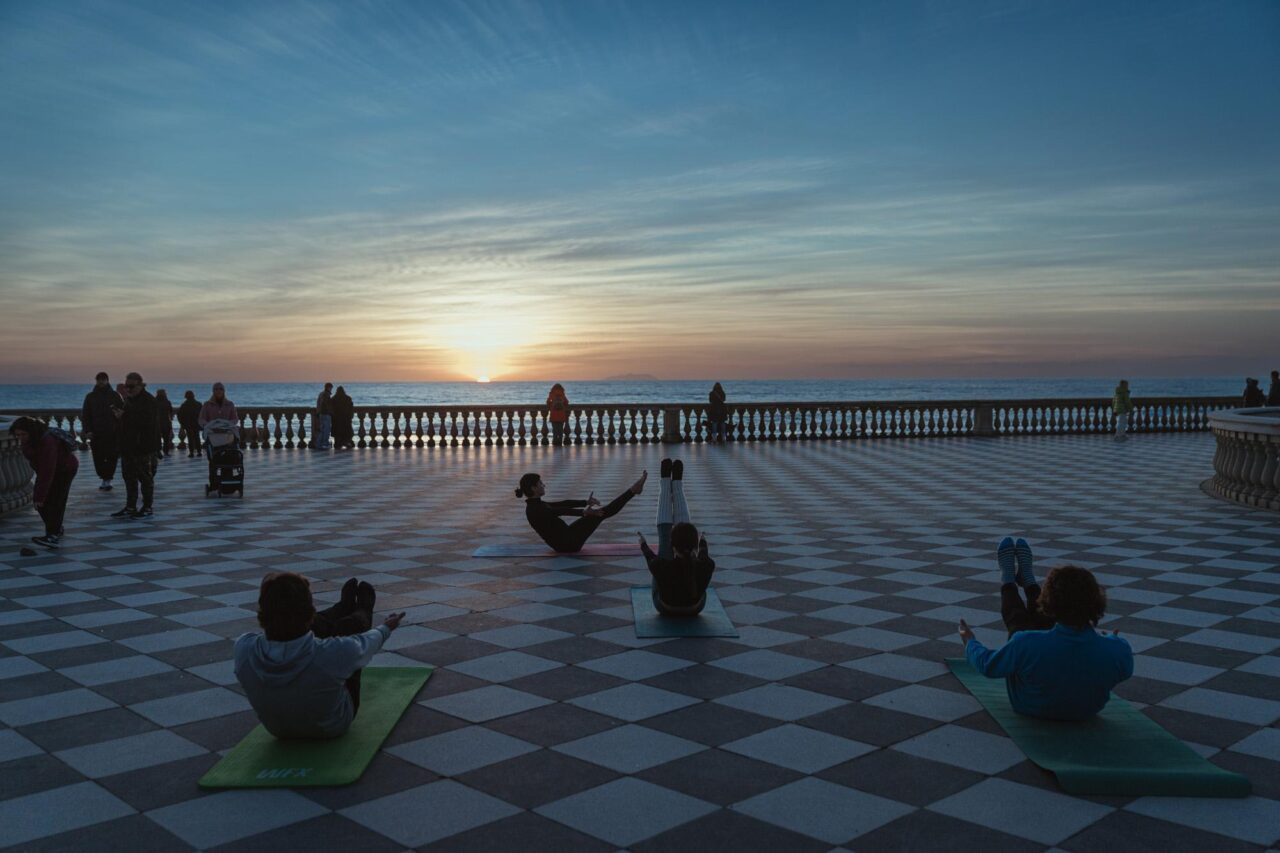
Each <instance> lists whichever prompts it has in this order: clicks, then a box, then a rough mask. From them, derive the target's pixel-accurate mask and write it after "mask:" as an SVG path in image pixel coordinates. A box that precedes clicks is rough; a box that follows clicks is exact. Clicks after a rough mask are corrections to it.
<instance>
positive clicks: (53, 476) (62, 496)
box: [9, 418, 80, 549]
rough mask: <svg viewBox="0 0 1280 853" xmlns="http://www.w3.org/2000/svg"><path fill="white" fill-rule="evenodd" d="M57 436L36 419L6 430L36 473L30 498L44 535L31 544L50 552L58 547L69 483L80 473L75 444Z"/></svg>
mask: <svg viewBox="0 0 1280 853" xmlns="http://www.w3.org/2000/svg"><path fill="white" fill-rule="evenodd" d="M60 432H61V431H60V430H55V431H51V430H50V429H49V427H48V426H47V425H46V424H45V423H44V421H39V420H36V419H35V418H18V419H17V420H15V421H14V422H13V423H12V424H11V425H10V426H9V434H10V435H12V436H13V437H14V438H15V439H17V440H18V444H19V445H21V447H22V455H23V456H25V457H27V461H28V462H30V463H31V467H32V468H34V469H35V471H36V484H35V491H34V494H33V495H32V497H33V499H34V500H35V505H36V511H37V512H39V513H40V517H41V518H42V519H44V535H43V536H32V537H31V541H32V542H34V543H36V544H37V545H40V546H42V547H45V548H50V549H56V548H58V546H59V545H60V544H61V541H62V521H63V519H64V518H65V517H66V514H67V497H68V496H69V495H70V494H71V481H72V480H74V479H75V478H76V472H77V471H79V470H80V460H79V459H77V458H76V454H75V449H74V447H75V445H74V440H73V439H69V437H68V438H63V437H62V436H61V435H59V433H60Z"/></svg>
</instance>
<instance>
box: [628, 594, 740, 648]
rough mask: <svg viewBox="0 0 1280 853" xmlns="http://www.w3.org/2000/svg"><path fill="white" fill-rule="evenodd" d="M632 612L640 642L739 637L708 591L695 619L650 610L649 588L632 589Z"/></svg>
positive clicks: (721, 606) (718, 599) (652, 608)
mask: <svg viewBox="0 0 1280 853" xmlns="http://www.w3.org/2000/svg"><path fill="white" fill-rule="evenodd" d="M631 610H632V612H633V613H634V614H635V617H636V636H637V637H641V638H650V637H736V636H738V629H737V628H735V627H733V623H732V622H730V621H729V614H727V613H725V612H724V605H723V604H721V603H720V596H718V595H716V591H715V590H714V589H708V590H707V603H706V605H705V606H704V607H703V608H702V612H701V613H699V614H698V615H697V616H663V615H662V614H660V613H659V612H658V609H657V608H656V607H654V606H653V590H652V588H651V587H647V586H633V587H631Z"/></svg>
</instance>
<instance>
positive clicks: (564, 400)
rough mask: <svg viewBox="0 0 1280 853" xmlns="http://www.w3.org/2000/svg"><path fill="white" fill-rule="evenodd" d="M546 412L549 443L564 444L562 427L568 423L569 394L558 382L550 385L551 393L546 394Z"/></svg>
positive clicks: (557, 445)
mask: <svg viewBox="0 0 1280 853" xmlns="http://www.w3.org/2000/svg"><path fill="white" fill-rule="evenodd" d="M547 413H548V416H549V417H548V419H549V420H550V421H551V443H552V444H554V445H555V446H556V447H559V446H561V445H562V444H564V428H565V424H567V423H569V395H568V394H566V393H565V392H564V386H563V385H561V384H560V383H559V382H557V383H556V384H555V385H552V386H551V393H550V394H548V395H547Z"/></svg>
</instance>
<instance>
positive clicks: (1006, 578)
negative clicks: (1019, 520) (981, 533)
mask: <svg viewBox="0 0 1280 853" xmlns="http://www.w3.org/2000/svg"><path fill="white" fill-rule="evenodd" d="M996 564H997V565H998V566H1000V585H1001V586H1003V585H1004V584H1008V583H1016V582H1017V576H1018V565H1017V563H1015V562H1014V560H1013V537H1012V536H1006V537H1004V538H1003V539H1001V540H1000V544H999V545H997V546H996Z"/></svg>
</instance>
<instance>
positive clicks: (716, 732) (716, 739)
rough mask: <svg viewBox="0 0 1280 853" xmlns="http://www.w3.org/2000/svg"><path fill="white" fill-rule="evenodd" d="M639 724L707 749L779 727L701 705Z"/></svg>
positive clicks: (727, 709) (733, 710)
mask: <svg viewBox="0 0 1280 853" xmlns="http://www.w3.org/2000/svg"><path fill="white" fill-rule="evenodd" d="M640 725H642V726H647V727H649V728H651V729H657V730H658V731H661V732H666V733H667V734H672V735H675V736H676V737H682V738H685V739H686V740H692V741H696V742H697V743H704V744H706V745H707V746H719V745H720V744H722V743H728V742H729V741H733V740H738V739H739V738H744V737H747V736H748V735H753V734H756V733H757V732H762V731H764V730H765V729H770V728H773V727H774V726H776V725H778V721H777V720H773V719H770V718H768V717H762V716H760V715H759V714H751V713H748V712H747V711H739V710H738V709H737V708H730V707H729V706H728V705H718V704H715V703H712V702H700V703H698V704H697V705H690V706H689V707H687V708H681V709H679V710H678V711H672V712H671V713H669V714H661V715H659V716H657V717H650V718H649V719H647V720H641V721H640Z"/></svg>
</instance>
